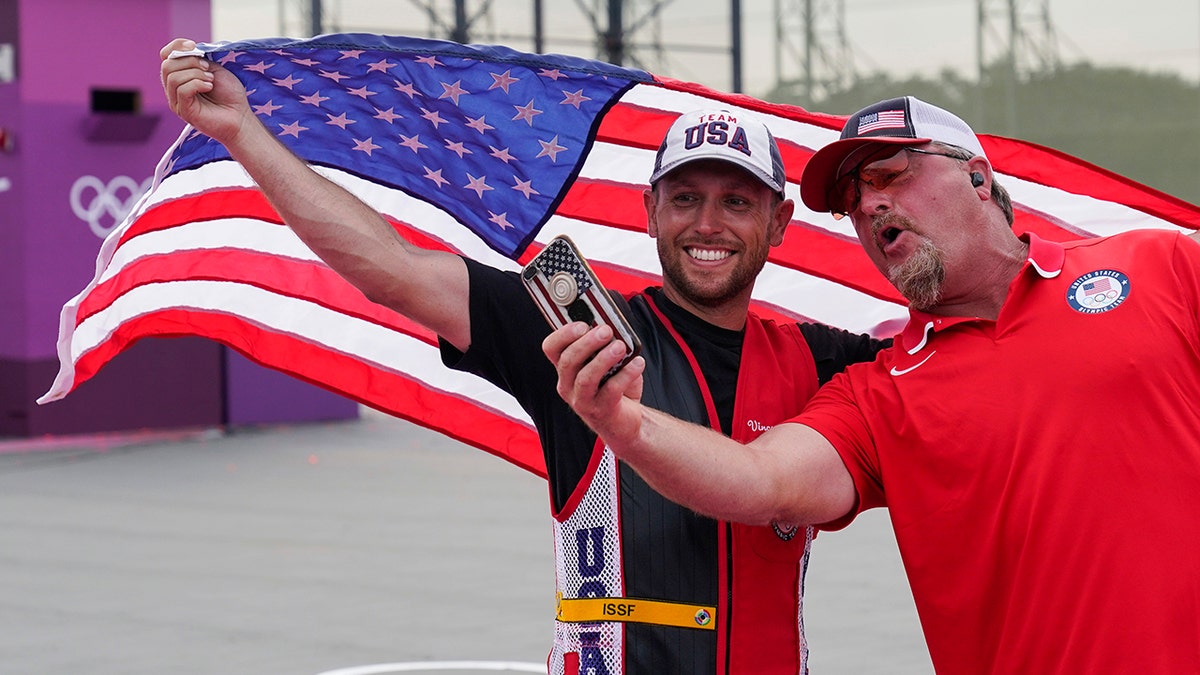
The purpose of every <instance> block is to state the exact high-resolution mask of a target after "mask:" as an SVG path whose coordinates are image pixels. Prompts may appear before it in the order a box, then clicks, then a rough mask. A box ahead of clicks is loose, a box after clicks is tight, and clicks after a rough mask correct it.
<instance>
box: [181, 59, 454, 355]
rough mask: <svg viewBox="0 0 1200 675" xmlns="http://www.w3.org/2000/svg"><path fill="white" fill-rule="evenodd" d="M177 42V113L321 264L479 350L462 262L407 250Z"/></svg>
mask: <svg viewBox="0 0 1200 675" xmlns="http://www.w3.org/2000/svg"><path fill="white" fill-rule="evenodd" d="M195 46H196V43H195V42H193V41H191V40H186V39H177V40H174V41H172V42H171V43H170V44H168V45H166V46H165V47H163V49H162V51H161V53H160V56H161V57H162V83H163V91H164V92H165V93H166V97H167V101H168V102H169V103H170V106H171V110H173V111H174V112H175V114H177V115H179V117H180V118H181V119H183V121H185V122H187V123H188V124H191V125H192V126H193V127H195V128H196V129H198V130H199V131H200V132H202V133H204V134H207V135H208V136H209V137H211V138H213V139H215V140H216V141H218V142H220V143H221V144H222V145H224V146H225V147H226V148H227V149H228V150H229V154H230V155H231V156H232V157H233V159H234V160H236V161H237V162H238V163H239V164H241V165H242V166H243V167H244V168H245V169H246V171H247V172H248V173H249V174H250V176H251V178H253V179H254V181H255V182H256V183H257V184H258V186H259V188H260V189H261V190H262V192H263V194H264V195H266V197H267V199H268V200H269V201H270V202H271V205H272V206H274V207H275V210H276V211H278V212H279V215H280V216H282V217H283V219H284V222H286V223H287V224H288V226H289V227H291V228H292V230H293V231H294V232H295V233H296V235H297V236H299V237H300V239H301V240H303V241H304V243H305V244H307V245H308V247H309V248H311V249H312V250H313V252H315V253H316V254H317V255H318V256H320V258H321V259H322V260H324V261H325V262H326V263H327V264H328V265H329V266H330V267H332V268H333V269H334V270H335V271H337V272H338V274H340V275H341V276H342V277H344V278H345V279H346V280H347V281H349V282H350V283H352V284H354V285H355V286H356V287H358V289H359V290H361V291H362V292H363V293H364V294H365V295H366V296H367V297H368V298H370V299H371V300H372V301H374V302H377V303H379V304H381V305H384V306H386V307H389V308H391V309H393V310H395V311H397V312H400V313H401V314H404V315H406V316H408V317H410V318H411V319H413V320H414V321H417V322H418V323H420V324H422V325H424V326H425V327H427V328H429V329H430V330H433V331H434V332H436V333H437V334H438V335H441V336H442V337H443V338H445V339H446V340H447V341H448V342H450V343H451V344H453V345H454V346H455V347H457V348H458V349H459V350H463V351H465V350H466V349H467V347H469V346H470V339H471V337H470V336H471V328H470V319H469V314H468V312H467V299H468V291H469V288H468V280H467V269H466V265H465V264H464V263H463V261H462V259H460V258H459V257H458V256H456V255H452V254H449V253H445V252H441V251H427V250H424V249H421V248H418V247H416V246H413V245H412V244H410V243H408V242H407V241H406V240H405V239H404V238H403V237H401V236H400V235H399V234H397V233H396V231H395V229H393V228H392V226H391V225H390V224H389V223H388V222H387V220H385V219H384V218H383V216H381V215H380V214H379V213H378V212H377V211H375V210H374V209H372V208H371V207H369V206H367V205H366V204H364V203H363V202H362V201H361V200H359V199H358V198H357V197H355V196H354V195H352V194H350V193H349V192H348V191H346V190H345V189H343V188H342V187H340V186H338V185H337V184H335V183H333V182H332V181H329V180H327V179H326V178H324V177H323V176H321V175H320V174H318V173H316V172H315V171H313V170H312V168H310V167H309V166H308V165H307V164H306V163H304V162H303V161H302V160H300V159H299V158H298V157H296V156H295V155H294V154H292V152H291V151H290V150H288V148H287V147H285V146H284V145H283V144H282V143H280V142H279V141H278V140H277V139H276V138H275V136H273V135H272V134H271V132H270V131H269V130H268V129H267V128H266V127H265V126H263V125H262V123H261V122H260V121H259V120H258V118H257V116H255V114H254V113H253V111H251V109H250V105H249V102H248V101H247V99H246V90H245V88H244V87H242V84H241V82H240V81H239V80H238V79H237V78H236V77H235V76H234V75H233V74H232V73H230V72H229V71H228V70H226V69H225V68H223V67H222V66H221V65H220V64H217V63H213V62H212V61H209V60H207V59H204V58H201V57H198V56H182V57H172V56H171V53H172V52H173V51H188V50H191V49H194V48H195Z"/></svg>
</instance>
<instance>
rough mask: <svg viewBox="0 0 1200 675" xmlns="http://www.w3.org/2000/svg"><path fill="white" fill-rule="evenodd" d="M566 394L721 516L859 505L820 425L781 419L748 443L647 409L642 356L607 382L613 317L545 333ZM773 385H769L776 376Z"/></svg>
mask: <svg viewBox="0 0 1200 675" xmlns="http://www.w3.org/2000/svg"><path fill="white" fill-rule="evenodd" d="M543 349H544V350H545V352H546V356H548V357H549V358H550V360H551V361H552V362H553V363H554V364H555V367H556V368H557V369H558V378H559V379H558V393H559V395H561V396H562V397H563V399H564V400H565V401H566V402H567V403H568V404H569V405H570V406H571V408H573V409H574V410H575V412H576V413H577V414H579V416H580V417H581V418H582V419H583V420H584V421H585V422H587V424H588V425H589V426H591V427H592V429H593V430H595V431H596V432H597V433H598V434H599V435H600V437H601V438H602V439H604V442H605V443H606V444H607V445H608V446H609V447H610V448H612V450H613V452H614V453H615V454H616V455H617V456H618V457H619V458H621V459H622V460H623V461H625V462H627V463H628V464H630V465H631V466H632V467H633V468H634V469H635V470H637V472H638V473H639V474H640V475H641V476H642V477H643V478H645V479H646V482H648V483H649V484H650V485H651V486H652V487H653V488H654V489H655V490H658V491H659V492H660V493H662V494H663V495H665V496H666V497H668V498H669V499H672V500H674V501H676V502H678V503H680V504H683V505H684V506H687V507H689V508H692V509H694V510H696V511H698V512H700V513H703V514H705V515H708V516H712V517H714V518H721V519H725V520H732V521H737V522H744V523H750V524H766V523H769V522H772V521H779V522H786V523H792V524H805V525H807V524H818V523H825V522H829V521H832V520H835V519H837V518H840V517H842V516H844V515H845V514H847V513H849V511H850V510H851V509H852V508H853V507H854V503H855V499H856V495H855V490H854V484H853V481H852V480H851V478H850V473H849V472H848V471H847V470H846V467H845V465H844V464H842V461H841V458H840V457H839V456H838V454H837V452H836V451H835V450H834V449H833V446H832V445H830V444H829V442H828V441H826V440H825V438H824V437H822V436H821V435H820V434H818V433H817V432H815V431H813V430H812V429H810V428H808V427H805V426H803V425H799V424H782V425H779V426H776V427H775V428H773V429H771V430H770V431H768V432H766V433H765V434H763V435H762V436H761V437H759V438H758V439H757V440H755V441H753V442H752V443H750V444H748V445H743V444H741V443H738V442H737V441H734V440H732V439H730V438H727V437H725V436H722V435H721V434H719V433H717V432H715V431H713V430H711V429H708V428H706V427H702V426H699V425H696V424H690V423H688V422H684V421H682V420H679V419H676V418H674V417H671V416H670V415H666V414H664V413H662V412H660V411H657V410H654V409H651V408H648V407H646V406H644V405H642V404H641V402H640V401H639V400H638V399H639V398H640V395H641V386H642V371H643V369H644V368H645V361H644V360H642V359H641V357H638V358H636V359H634V360H633V361H632V362H630V363H629V364H628V365H626V366H625V367H624V368H622V369H621V370H620V371H618V372H617V373H616V374H615V375H613V376H612V377H611V378H609V379H608V380H607V381H606V382H604V384H603V386H600V380H601V377H602V376H603V375H604V373H606V372H607V371H608V369H609V368H611V367H612V366H614V365H616V363H617V362H618V361H619V360H620V358H621V356H622V355H623V351H624V350H623V348H621V347H620V345H619V344H616V343H613V342H612V331H611V329H609V328H608V327H607V326H600V327H597V328H593V329H590V330H589V329H588V327H587V326H586V325H584V324H582V323H572V324H569V325H567V326H565V327H563V328H561V329H559V330H557V331H555V332H554V333H552V334H551V335H550V336H549V337H548V338H546V340H545V342H544V343H543ZM765 386H770V385H769V383H768V384H766V385H765Z"/></svg>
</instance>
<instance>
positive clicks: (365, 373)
mask: <svg viewBox="0 0 1200 675" xmlns="http://www.w3.org/2000/svg"><path fill="white" fill-rule="evenodd" d="M179 336H200V337H206V338H209V339H212V340H216V341H218V342H221V343H222V344H225V345H228V346H230V347H232V348H233V349H236V350H237V351H238V352H240V353H242V354H243V355H244V356H246V358H249V359H251V360H252V361H255V362H256V363H259V364H261V365H264V366H267V367H270V368H274V369H276V370H280V371H282V372H285V373H287V374H289V375H291V376H293V377H296V378H297V379H300V380H305V381H307V382H311V383H312V384H315V385H318V386H321V387H325V388H326V389H329V390H331V391H334V392H336V393H339V394H342V395H344V396H348V397H350V398H352V399H355V400H357V401H359V402H360V403H363V404H366V405H369V406H371V407H373V408H376V409H379V410H382V411H383V412H386V413H389V414H391V415H395V416H397V417H402V418H404V419H407V420H410V421H412V422H416V423H418V424H421V425H424V426H427V427H429V428H431V429H433V430H435V431H439V432H441V433H443V434H446V435H447V436H450V437H452V438H455V439H457V440H459V441H462V442H463V443H467V444H469V445H472V446H474V447H477V448H480V449H481V450H485V451H487V452H489V453H491V454H493V455H496V456H497V457H500V458H501V459H504V460H506V461H508V462H511V463H512V464H515V465H517V466H519V467H521V468H523V469H526V470H528V471H530V472H532V473H535V474H537V475H539V476H542V477H545V476H546V468H545V461H544V459H543V457H542V450H541V445H540V444H539V443H538V439H537V434H536V432H535V431H534V430H533V429H532V428H531V427H529V426H527V425H525V424H524V423H521V422H517V421H515V420H513V419H511V418H509V417H507V416H505V415H503V414H501V413H499V412H497V411H494V410H491V409H488V408H486V407H483V406H481V405H480V404H479V403H478V402H477V401H473V400H469V399H463V398H462V397H460V396H457V395H454V394H451V393H447V392H444V391H440V390H437V389H432V388H430V387H429V385H428V384H427V383H424V382H420V381H418V380H414V379H411V378H408V377H405V376H403V375H402V374H399V373H394V372H389V371H386V370H383V369H380V368H378V367H375V366H373V365H372V364H368V363H364V362H362V361H360V360H358V359H355V358H353V357H352V356H348V355H345V354H341V353H339V352H336V351H331V350H329V349H327V348H325V347H322V346H320V345H314V344H310V343H307V342H305V341H303V340H300V339H297V338H296V337H295V336H290V335H285V334H280V333H275V332H273V331H270V330H266V329H264V328H262V327H261V326H257V325H254V324H253V323H250V322H248V321H245V320H243V319H241V318H239V317H236V316H231V315H228V314H222V313H219V312H207V311H199V310H185V309H167V310H161V311H157V312H153V313H149V314H145V315H142V316H138V317H135V318H132V319H129V320H127V321H125V322H124V323H123V324H121V326H120V327H119V328H118V329H117V330H116V332H114V333H113V335H112V336H111V337H110V338H109V339H108V340H107V341H105V342H103V343H101V344H100V345H99V346H97V347H96V348H95V349H93V350H91V351H90V352H88V353H86V354H84V355H82V356H81V357H80V358H79V359H78V360H77V362H76V370H77V372H78V373H79V376H80V381H83V380H86V379H88V378H90V377H91V376H92V375H94V374H95V373H96V371H98V370H99V369H100V368H101V367H102V366H103V365H104V364H105V363H107V362H108V361H109V360H110V359H112V358H113V357H114V356H116V355H117V354H119V353H120V352H121V351H123V350H124V349H126V348H127V347H128V346H130V345H131V344H133V343H134V342H136V341H137V340H139V339H141V338H142V337H179ZM251 345H253V348H251ZM263 355H269V358H263ZM297 364H302V365H303V368H299V367H297ZM355 392H369V393H370V394H371V395H370V396H361V395H357V394H356V393H355ZM467 419H469V420H470V423H469V424H464V423H463V421H464V420H467Z"/></svg>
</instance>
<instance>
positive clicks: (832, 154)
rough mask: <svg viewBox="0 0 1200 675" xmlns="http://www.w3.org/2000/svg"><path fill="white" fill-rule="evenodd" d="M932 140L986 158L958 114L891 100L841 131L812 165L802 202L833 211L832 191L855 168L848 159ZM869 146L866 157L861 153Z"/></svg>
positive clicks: (860, 114)
mask: <svg viewBox="0 0 1200 675" xmlns="http://www.w3.org/2000/svg"><path fill="white" fill-rule="evenodd" d="M930 141H937V142H938V143H946V144H948V145H953V146H957V147H960V148H962V149H964V150H967V151H969V152H971V153H974V154H976V155H981V156H983V157H985V158H986V157H987V155H985V154H984V152H983V146H982V145H980V144H979V138H978V137H977V136H976V135H975V132H974V131H971V127H969V126H967V123H966V122H964V121H962V120H961V119H959V118H958V117H956V116H955V115H953V114H951V113H949V112H947V111H945V110H942V109H941V108H939V107H937V106H935V105H931V104H929V103H926V102H924V101H922V100H920V99H918V98H916V97H914V96H904V97H901V98H892V99H888V100H886V101H880V102H878V103H875V104H873V105H869V106H867V107H865V108H863V109H862V110H859V111H858V112H856V113H854V114H853V115H851V116H850V118H849V119H848V120H846V125H845V126H843V127H842V136H841V138H840V139H838V140H836V141H834V142H832V143H830V144H829V145H826V146H825V147H823V148H821V149H820V150H818V151H817V152H816V153H815V154H814V155H813V156H812V158H811V159H809V160H808V164H807V165H805V167H804V174H803V175H802V176H801V178H800V198H801V199H802V200H804V204H805V206H807V207H808V208H810V209H812V210H813V211H828V210H829V189H830V187H831V186H832V185H833V183H834V181H836V180H837V179H838V178H839V177H840V176H842V175H843V174H845V173H846V172H847V171H850V170H852V169H853V168H854V163H853V162H851V161H847V160H852V159H856V158H861V157H865V156H866V154H867V153H869V152H871V151H873V150H875V149H878V147H879V146H880V145H895V146H900V147H904V146H910V145H922V144H925V143H929V142H930ZM864 146H865V147H866V148H867V149H866V151H865V152H864V153H857V152H856V151H858V150H859V149H862V148H864ZM852 155H853V157H852ZM859 161H861V159H860V160H859Z"/></svg>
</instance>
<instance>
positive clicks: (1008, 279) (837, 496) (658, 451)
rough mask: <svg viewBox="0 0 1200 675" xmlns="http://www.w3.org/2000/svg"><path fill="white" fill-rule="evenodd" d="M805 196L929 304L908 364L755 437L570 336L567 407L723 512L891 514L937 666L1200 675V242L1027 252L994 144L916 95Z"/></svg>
mask: <svg viewBox="0 0 1200 675" xmlns="http://www.w3.org/2000/svg"><path fill="white" fill-rule="evenodd" d="M801 196H802V198H803V200H804V202H805V204H807V205H808V206H809V207H810V208H812V209H813V210H816V211H830V212H833V213H835V214H841V215H845V216H848V217H849V218H851V220H852V222H853V224H854V226H855V230H856V232H857V233H858V236H859V239H860V241H861V242H862V244H863V247H864V248H865V250H866V252H867V254H868V255H869V256H870V257H871V259H872V261H873V262H875V264H876V266H877V267H878V268H879V269H880V271H882V272H883V273H884V274H885V275H887V276H888V278H889V279H890V280H891V281H892V283H893V284H894V285H895V286H896V287H897V288H898V289H899V290H900V291H901V292H902V293H903V294H904V295H905V297H906V298H907V299H908V300H909V304H910V309H911V318H910V320H909V323H908V325H907V327H906V328H905V329H904V331H903V332H902V333H901V334H900V335H899V336H898V337H897V339H896V342H895V345H894V347H893V348H892V349H889V350H887V351H885V352H883V353H881V355H880V357H879V358H878V359H877V360H876V361H874V362H873V363H866V364H859V365H856V366H852V367H850V368H849V369H848V370H847V371H846V372H845V373H844V374H843V375H840V376H838V377H835V378H834V379H833V381H832V382H831V383H830V384H828V385H827V386H825V387H824V388H823V389H822V390H821V391H820V392H819V393H818V394H817V396H816V397H815V398H814V399H813V400H812V402H811V403H810V404H809V405H808V407H807V408H806V409H805V411H804V412H803V413H802V414H801V415H799V416H798V417H795V418H793V419H792V420H789V422H788V423H785V424H781V425H778V426H776V427H775V428H774V429H772V430H771V431H769V432H767V433H766V434H764V435H763V436H761V437H760V438H759V439H758V440H756V441H754V442H751V443H750V444H748V445H745V446H743V445H739V444H737V443H735V442H733V441H730V440H729V439H727V438H723V437H721V436H720V435H718V434H715V433H711V432H708V431H706V430H704V429H703V428H701V427H698V426H694V425H686V424H684V423H681V422H678V421H677V420H674V419H672V418H670V417H668V416H666V415H663V414H661V413H658V412H655V411H653V410H649V409H647V408H644V407H642V406H641V405H640V404H639V403H638V401H637V394H638V392H639V391H640V388H641V381H640V372H641V369H642V365H641V364H640V363H638V362H636V361H635V362H634V363H632V364H630V365H629V366H627V367H626V368H625V369H624V370H623V371H622V372H620V373H618V374H617V375H616V376H614V377H613V378H612V379H611V380H609V382H608V383H607V384H606V385H605V386H604V387H598V382H599V376H600V375H601V374H603V373H604V372H605V371H606V370H607V368H608V367H610V366H611V365H612V364H613V363H614V362H615V360H616V356H615V355H614V353H613V352H614V351H615V350H613V349H611V348H605V345H606V344H607V343H608V342H609V340H610V336H609V335H607V334H606V332H605V331H603V330H594V331H591V332H587V333H585V332H584V327H583V326H581V325H579V324H575V325H572V326H569V327H567V328H564V329H563V330H561V331H559V332H557V333H555V334H554V335H552V336H551V337H550V338H548V339H547V341H546V343H545V345H544V346H545V349H546V352H547V354H548V355H549V356H550V357H551V360H553V361H555V363H556V365H557V366H558V369H559V378H560V379H559V391H560V393H562V394H563V395H564V397H565V398H566V399H567V401H568V403H570V404H571V405H572V407H573V408H575V409H576V411H577V412H578V413H579V414H580V415H581V416H582V417H583V418H584V420H585V421H587V422H588V423H589V424H590V425H591V426H592V427H593V428H594V429H596V430H597V431H598V432H599V433H600V435H601V437H602V438H603V439H604V440H605V441H606V442H607V443H608V445H609V447H610V448H612V449H613V450H614V451H615V452H616V453H617V455H618V456H619V457H620V458H621V459H622V460H624V461H626V462H628V463H629V464H631V465H632V466H634V467H635V468H636V469H637V470H638V471H639V472H640V473H641V474H642V475H643V476H644V477H645V478H646V479H647V480H648V482H649V483H650V484H651V485H653V486H654V487H655V488H656V489H658V490H659V491H661V492H662V493H663V494H665V495H667V496H669V497H670V498H672V499H674V500H676V501H678V502H680V503H683V504H685V505H688V506H691V507H692V508H695V509H697V510H698V511H700V512H702V513H706V514H708V515H711V516H714V517H719V518H724V519H729V520H735V521H744V522H748V523H770V522H776V523H787V524H820V525H821V526H822V527H824V528H825V529H837V528H840V527H843V526H845V525H846V524H847V523H849V522H850V521H851V520H853V518H854V517H855V516H856V515H857V514H858V513H859V512H861V511H863V510H865V509H869V508H873V507H887V508H888V509H889V511H890V514H891V518H892V522H893V525H894V528H895V532H896V538H897V542H898V543H899V548H900V552H901V555H902V557H903V560H904V564H905V568H906V570H907V573H908V577H909V581H910V583H911V585H912V590H913V596H914V598H915V600H916V605H917V609H918V612H919V614H920V617H921V622H922V626H923V628H924V631H925V637H926V640H927V642H928V645H929V649H930V653H931V656H932V659H933V663H934V665H935V667H936V668H937V670H938V672H939V673H940V674H942V675H946V674H957V673H996V674H999V673H1039V674H1042V673H1080V674H1084V673H1088V674H1090V673H1184V672H1193V673H1194V672H1198V671H1200V537H1197V536H1196V533H1197V532H1200V413H1198V412H1197V408H1196V402H1197V401H1200V246H1198V245H1197V243H1196V242H1195V241H1192V240H1190V239H1189V238H1188V237H1185V236H1183V235H1181V234H1179V233H1174V232H1166V231H1140V232H1132V233H1127V234H1121V235H1117V236H1113V237H1108V238H1101V239H1092V240H1086V241H1078V242H1072V243H1068V244H1060V243H1054V242H1050V241H1045V240H1042V239H1040V238H1038V237H1037V236H1036V235H1033V234H1026V235H1022V236H1019V237H1018V236H1017V235H1015V234H1014V233H1013V231H1012V229H1011V222H1012V211H1011V208H1012V207H1011V205H1010V204H1009V202H1008V198H1007V194H1006V193H1004V191H1003V190H1002V189H1000V188H999V186H998V185H997V184H996V181H995V176H994V175H993V172H992V167H991V164H990V163H989V161H988V159H987V157H986V155H985V154H984V151H983V148H982V147H981V146H980V143H979V141H978V139H977V138H976V136H975V134H974V132H972V131H971V129H970V128H969V127H968V126H967V125H966V124H965V123H964V122H963V121H962V120H960V119H959V118H957V117H955V116H954V115H952V114H950V113H949V112H947V111H945V110H941V109H939V108H936V107H934V106H932V105H929V104H927V103H924V102H922V101H919V100H917V99H915V98H912V97H905V98H899V99H892V100H888V101H882V102H880V103H877V104H875V105H872V106H869V107H868V108H865V109H863V110H861V111H859V112H858V113H856V114H855V115H853V116H851V117H850V119H849V121H848V122H847V124H846V126H845V128H844V129H843V132H842V137H841V139H840V140H839V141H837V142H835V143H833V144H831V145H829V146H827V147H825V148H823V149H821V150H820V151H819V152H817V153H816V154H815V155H814V156H813V158H812V160H811V161H810V162H809V164H808V166H807V167H806V168H805V171H804V175H803V178H802V182H801ZM597 350H599V353H598V354H597V355H596V358H594V359H593V360H592V361H591V362H590V363H588V362H587V359H588V358H589V357H591V356H592V355H593V354H595V353H596V352H597ZM764 386H767V385H764Z"/></svg>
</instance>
